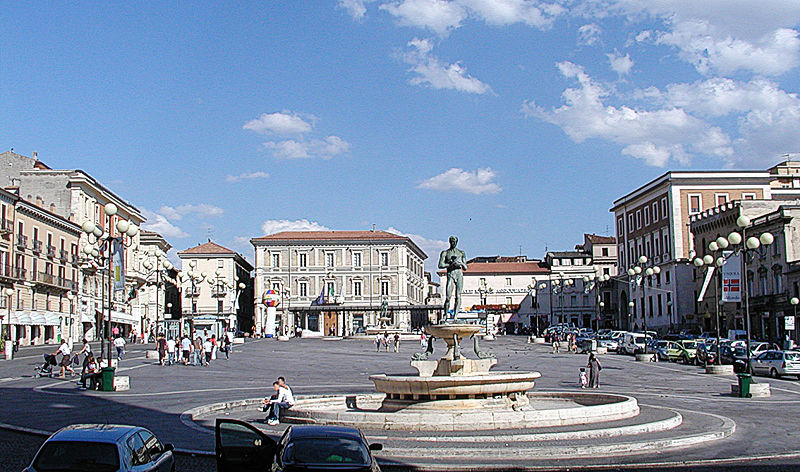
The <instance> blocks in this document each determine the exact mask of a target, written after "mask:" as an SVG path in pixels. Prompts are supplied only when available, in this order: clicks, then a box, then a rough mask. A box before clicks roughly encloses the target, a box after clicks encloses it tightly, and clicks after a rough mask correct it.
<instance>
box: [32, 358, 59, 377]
mask: <svg viewBox="0 0 800 472" xmlns="http://www.w3.org/2000/svg"><path fill="white" fill-rule="evenodd" d="M55 365H58V362H56V356H55V355H54V354H44V363H43V364H42V365H40V366H39V367H37V368H36V376H37V377H45V376H46V377H49V376H51V375H52V374H53V366H55Z"/></svg>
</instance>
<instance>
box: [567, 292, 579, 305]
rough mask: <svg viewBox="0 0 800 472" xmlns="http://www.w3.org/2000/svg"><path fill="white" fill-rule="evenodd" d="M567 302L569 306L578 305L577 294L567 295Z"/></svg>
mask: <svg viewBox="0 0 800 472" xmlns="http://www.w3.org/2000/svg"><path fill="white" fill-rule="evenodd" d="M569 304H570V306H578V296H577V295H571V296H570V297H569Z"/></svg>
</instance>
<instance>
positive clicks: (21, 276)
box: [0, 264, 25, 280]
mask: <svg viewBox="0 0 800 472" xmlns="http://www.w3.org/2000/svg"><path fill="white" fill-rule="evenodd" d="M0 277H2V278H5V279H9V280H25V269H20V268H19V267H14V266H12V265H10V264H3V265H0Z"/></svg>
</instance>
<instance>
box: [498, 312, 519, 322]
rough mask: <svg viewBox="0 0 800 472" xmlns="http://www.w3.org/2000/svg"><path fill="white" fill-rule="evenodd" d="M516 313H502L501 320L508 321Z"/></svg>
mask: <svg viewBox="0 0 800 472" xmlns="http://www.w3.org/2000/svg"><path fill="white" fill-rule="evenodd" d="M515 314H516V313H500V320H502V321H503V323H508V322H509V321H510V320H511V317H512V316H514V315H515Z"/></svg>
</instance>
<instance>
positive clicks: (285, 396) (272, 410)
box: [267, 380, 294, 426]
mask: <svg viewBox="0 0 800 472" xmlns="http://www.w3.org/2000/svg"><path fill="white" fill-rule="evenodd" d="M272 388H273V389H275V391H276V392H277V394H278V398H274V399H273V398H271V399H270V400H269V414H268V415H267V424H268V425H270V426H275V425H277V424H278V423H279V422H280V421H279V420H280V417H281V408H283V409H287V410H288V409H289V408H291V407H292V406H294V396H293V395H292V391H291V390H289V388H288V387H285V386H281V384H280V382H278V381H277V380H276V381H275V382H272Z"/></svg>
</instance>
